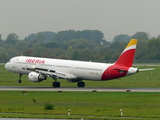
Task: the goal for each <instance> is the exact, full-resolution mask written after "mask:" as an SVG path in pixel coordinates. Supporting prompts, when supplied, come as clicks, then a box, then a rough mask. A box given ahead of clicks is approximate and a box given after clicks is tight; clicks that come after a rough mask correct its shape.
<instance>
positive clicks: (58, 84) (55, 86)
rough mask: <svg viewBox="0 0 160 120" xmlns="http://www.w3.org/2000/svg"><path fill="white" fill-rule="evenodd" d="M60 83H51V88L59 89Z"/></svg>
mask: <svg viewBox="0 0 160 120" xmlns="http://www.w3.org/2000/svg"><path fill="white" fill-rule="evenodd" d="M60 85H61V84H60V82H53V84H52V86H53V87H54V88H59V87H60Z"/></svg>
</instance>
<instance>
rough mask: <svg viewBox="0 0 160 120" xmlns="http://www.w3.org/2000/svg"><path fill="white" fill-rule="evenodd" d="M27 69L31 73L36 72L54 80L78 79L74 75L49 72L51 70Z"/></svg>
mask: <svg viewBox="0 0 160 120" xmlns="http://www.w3.org/2000/svg"><path fill="white" fill-rule="evenodd" d="M26 69H27V70H30V71H35V72H37V73H41V74H43V75H46V76H49V77H51V78H53V79H57V78H64V79H66V80H70V79H77V77H76V76H75V75H73V74H70V73H65V72H60V71H55V70H49V69H44V68H26Z"/></svg>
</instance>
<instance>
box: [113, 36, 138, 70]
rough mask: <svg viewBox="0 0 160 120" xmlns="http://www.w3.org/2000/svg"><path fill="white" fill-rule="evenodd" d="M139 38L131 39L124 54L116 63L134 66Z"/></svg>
mask: <svg viewBox="0 0 160 120" xmlns="http://www.w3.org/2000/svg"><path fill="white" fill-rule="evenodd" d="M137 41H138V40H137V39H131V40H130V42H129V43H128V45H127V46H126V48H125V49H124V50H123V52H122V54H121V55H120V57H119V58H118V60H117V61H116V62H115V65H122V66H126V67H132V63H133V60H134V55H135V51H136V45H137Z"/></svg>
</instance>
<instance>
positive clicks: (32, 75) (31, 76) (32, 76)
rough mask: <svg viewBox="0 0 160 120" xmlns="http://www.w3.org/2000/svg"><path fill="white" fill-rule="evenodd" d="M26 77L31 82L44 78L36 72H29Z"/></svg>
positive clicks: (44, 77)
mask: <svg viewBox="0 0 160 120" xmlns="http://www.w3.org/2000/svg"><path fill="white" fill-rule="evenodd" d="M28 79H29V80H30V81H32V82H41V81H43V80H46V76H44V75H42V74H39V73H36V72H30V73H29V74H28Z"/></svg>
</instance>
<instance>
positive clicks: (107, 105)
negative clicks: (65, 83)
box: [0, 91, 160, 119]
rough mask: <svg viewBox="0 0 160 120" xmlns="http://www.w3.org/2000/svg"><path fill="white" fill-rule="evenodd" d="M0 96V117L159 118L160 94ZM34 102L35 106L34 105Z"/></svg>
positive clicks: (17, 93)
mask: <svg viewBox="0 0 160 120" xmlns="http://www.w3.org/2000/svg"><path fill="white" fill-rule="evenodd" d="M0 94H1V98H0V112H1V114H0V117H7V116H15V115H16V116H19V117H20V116H21V117H22V116H24V117H27V116H33V118H34V117H35V116H36V117H38V118H41V117H42V116H43V118H44V117H45V116H46V117H49V116H50V117H49V118H55V115H57V117H59V118H63V117H64V116H67V113H68V109H70V110H71V116H67V117H77V118H81V117H82V116H83V117H85V116H86V117H90V118H98V117H99V118H100V119H104V118H107V117H108V116H110V117H118V118H119V117H120V109H122V110H123V117H140V118H160V114H159V111H160V102H159V99H160V93H146V92H145V93H143V92H142V93H136V92H130V93H127V92H97V93H96V94H93V93H91V92H63V93H62V94H57V92H55V91H54V92H42V91H41V92H39V91H29V92H28V93H27V95H23V94H22V93H21V91H0ZM33 99H35V100H36V102H33ZM47 102H49V103H50V104H52V105H54V109H53V110H45V104H46V103H47ZM3 113H8V114H3ZM9 113H21V114H9ZM52 115H54V116H52ZM62 115H63V117H61V116H62ZM102 116H103V117H102ZM46 117H45V118H46ZM120 118H121V117H120Z"/></svg>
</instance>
